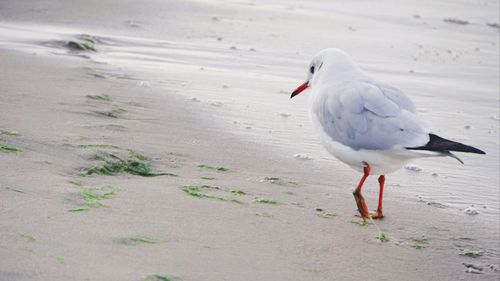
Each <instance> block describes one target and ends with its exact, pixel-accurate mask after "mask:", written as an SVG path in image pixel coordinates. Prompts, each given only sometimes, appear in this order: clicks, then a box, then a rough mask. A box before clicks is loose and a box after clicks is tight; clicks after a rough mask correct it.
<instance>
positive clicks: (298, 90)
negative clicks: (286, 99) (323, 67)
mask: <svg viewBox="0 0 500 281" xmlns="http://www.w3.org/2000/svg"><path fill="white" fill-rule="evenodd" d="M308 87H309V81H306V82H305V83H304V84H302V85H300V86H298V87H297V89H295V91H293V93H292V95H291V96H290V98H293V97H295V96H296V95H298V94H300V93H302V91H304V90H305V89H307V88H308Z"/></svg>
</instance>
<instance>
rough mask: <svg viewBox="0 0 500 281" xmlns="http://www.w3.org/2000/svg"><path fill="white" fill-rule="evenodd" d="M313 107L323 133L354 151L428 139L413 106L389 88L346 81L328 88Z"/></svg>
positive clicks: (395, 146)
mask: <svg viewBox="0 0 500 281" xmlns="http://www.w3.org/2000/svg"><path fill="white" fill-rule="evenodd" d="M315 107H316V110H315V112H316V114H317V115H318V116H317V117H318V120H319V122H320V123H321V125H322V127H323V128H324V130H325V133H326V134H327V135H328V136H329V137H330V138H331V139H332V140H334V141H337V142H340V143H342V144H344V145H347V146H349V147H351V148H353V149H355V150H359V149H378V150H384V149H392V148H403V147H411V146H416V145H423V144H425V143H426V142H427V141H428V140H429V136H428V133H429V132H428V129H427V128H426V127H425V125H424V124H425V123H423V122H422V120H420V118H419V117H418V116H417V115H416V114H415V106H414V105H413V103H412V102H411V101H410V100H409V99H408V98H407V97H406V96H405V95H404V94H403V93H402V92H400V91H399V90H397V89H395V88H392V87H389V86H381V85H378V84H374V83H370V82H360V81H353V82H345V83H342V84H340V85H336V86H335V87H331V88H329V89H328V92H327V93H324V94H323V95H321V97H319V98H318V99H317V100H316V103H315Z"/></svg>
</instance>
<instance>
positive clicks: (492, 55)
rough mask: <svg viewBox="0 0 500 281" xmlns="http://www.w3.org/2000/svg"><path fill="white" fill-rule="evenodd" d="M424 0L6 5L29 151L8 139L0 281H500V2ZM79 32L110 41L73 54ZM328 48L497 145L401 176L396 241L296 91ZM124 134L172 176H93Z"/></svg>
mask: <svg viewBox="0 0 500 281" xmlns="http://www.w3.org/2000/svg"><path fill="white" fill-rule="evenodd" d="M418 3H419V2H414V3H413V2H411V3H406V4H405V5H401V6H395V7H393V5H392V4H391V3H389V2H374V3H364V2H351V3H324V2H314V3H309V2H292V3H289V2H273V4H269V3H267V2H253V3H239V2H218V1H217V2H215V1H214V2H211V1H193V2H185V1H168V2H162V1H151V2H149V3H148V5H138V4H133V2H132V1H130V2H125V1H120V3H118V2H113V1H107V2H106V3H99V2H97V1H95V2H94V1H88V2H86V3H85V4H81V3H77V2H72V1H40V2H37V3H28V2H24V1H7V2H4V3H2V4H1V5H0V15H1V19H2V22H1V23H0V61H1V62H2V67H1V68H0V73H1V75H0V85H1V86H0V91H1V97H2V99H1V100H0V129H1V130H3V131H7V132H12V131H15V132H17V134H8V133H4V134H2V135H0V137H1V138H2V140H1V142H0V144H4V145H10V146H16V147H20V148H23V149H24V151H23V152H18V153H14V152H11V153H6V152H1V153H0V171H1V172H0V174H1V177H0V194H1V198H2V203H1V205H0V223H1V227H0V233H1V237H2V238H3V239H2V240H1V242H0V249H1V250H0V260H2V263H0V279H1V280H144V279H145V278H147V276H151V275H152V274H161V275H165V276H168V277H169V278H171V279H172V280H360V279H364V280H498V278H499V273H498V271H495V270H494V269H495V268H498V266H499V257H500V249H499V229H498V228H499V226H498V211H499V208H498V200H499V199H498V178H499V175H498V165H499V157H498V114H499V113H498V87H499V85H498V83H499V81H498V30H497V29H495V28H493V27H490V26H488V25H486V23H487V22H490V21H495V20H498V4H497V3H493V2H485V3H483V4H482V5H479V4H472V3H470V4H457V3H453V2H440V3H438V4H435V6H431V5H425V6H423V5H419V4H418ZM495 7H496V9H494V8H495ZM360 8H363V9H360ZM111 10H112V11H113V16H110V15H109V12H110V11H111ZM82 11H85V12H82ZM416 15H418V17H417V16H416ZM450 17H458V18H463V19H466V20H468V21H469V22H470V24H468V25H464V26H459V25H456V24H452V23H448V22H445V21H443V19H445V18H450ZM291 26H293V28H291ZM325 26H328V27H329V30H330V32H327V33H324V32H322V31H321V30H324V28H325ZM388 33H392V34H397V35H398V39H397V40H395V39H392V37H390V36H389V37H388V36H387V34H388ZM80 34H90V35H92V36H95V37H96V38H97V40H98V42H97V43H96V45H95V47H96V49H97V52H96V53H93V52H71V51H70V52H69V51H68V49H67V48H66V47H65V46H64V44H65V43H66V42H67V41H68V40H81V37H79V35H80ZM325 34H326V35H325ZM388 38H389V39H388ZM332 45H335V46H336V47H341V48H344V49H346V50H348V51H349V52H350V53H352V55H353V56H354V57H355V58H356V59H357V60H358V61H359V62H360V64H361V65H362V67H364V68H365V69H367V71H368V72H369V73H370V74H373V76H375V77H377V78H378V79H380V80H383V81H386V82H389V83H391V84H394V85H396V86H398V87H399V88H402V89H404V90H405V92H407V93H408V94H409V95H410V96H411V97H412V99H413V100H414V101H415V103H416V104H417V106H418V107H419V108H420V113H421V114H422V115H423V116H424V117H425V118H426V119H427V120H429V121H430V122H432V123H433V124H434V126H435V127H437V128H439V129H438V130H439V132H440V134H442V135H443V136H447V137H451V138H453V139H457V140H461V141H466V142H468V143H471V144H474V145H476V146H478V147H480V148H482V149H484V150H486V151H487V152H488V154H487V156H485V157H481V156H476V155H462V157H463V159H464V160H465V162H466V165H464V166H462V165H459V164H458V163H456V161H454V160H453V159H434V160H425V161H419V162H416V163H414V164H413V165H414V166H410V167H409V169H402V170H401V171H399V172H397V173H395V174H394V175H389V176H388V187H387V189H386V197H385V212H386V216H387V217H386V218H385V219H384V220H382V221H378V222H377V226H378V227H380V229H381V230H382V231H383V232H384V233H385V234H386V235H387V236H388V238H389V241H386V242H382V241H380V240H379V239H377V236H378V235H379V232H378V230H377V227H376V226H374V225H367V226H360V225H358V224H355V223H352V222H353V221H354V222H358V221H359V218H356V217H355V216H354V214H355V203H354V200H353V198H352V195H351V191H352V189H353V187H354V185H355V184H356V182H357V180H358V177H359V175H358V174H357V173H356V172H354V171H352V170H350V168H348V167H346V166H345V165H343V164H341V163H339V162H338V161H336V160H335V159H333V158H332V157H331V156H329V155H328V154H327V153H326V152H325V151H324V150H323V148H322V147H321V146H320V145H319V144H318V142H317V140H316V139H315V137H314V135H313V134H312V129H311V127H310V124H309V121H308V118H307V112H306V102H307V98H301V99H294V100H292V101H290V100H289V99H288V97H289V92H290V91H291V90H292V89H293V88H294V87H295V86H297V85H298V84H300V83H301V82H302V79H303V76H304V73H305V71H306V66H307V64H308V60H309V59H310V57H311V56H312V54H314V52H315V51H317V50H318V48H321V47H326V46H332ZM232 47H234V48H232ZM476 48H478V49H479V50H476ZM448 50H450V51H451V52H448ZM436 53H437V54H436ZM387 62H389V63H387ZM472 92H473V93H474V95H471V94H470V93H472ZM495 116H496V117H495ZM128 150H133V151H136V152H137V153H140V154H142V155H145V156H147V157H148V158H150V162H151V165H152V169H153V170H154V171H161V172H165V173H171V174H175V175H176V176H173V175H165V176H158V177H141V176H137V175H131V174H127V173H119V174H118V175H113V176H106V175H82V174H85V173H86V171H87V170H85V169H86V168H89V167H93V166H95V165H99V163H101V162H100V161H97V160H94V159H93V157H94V156H95V154H97V153H111V152H112V153H116V154H117V155H119V156H120V157H122V158H127V157H128V156H127V154H128ZM296 154H299V156H304V155H307V156H306V157H295V155H296ZM304 158H305V159H304ZM200 165H207V166H211V167H224V168H227V169H228V170H227V171H217V170H214V169H209V168H206V167H199V166H200ZM202 177H203V178H202ZM209 178H213V179H209ZM270 178H278V179H270ZM188 185H191V186H202V185H209V186H212V187H218V189H215V188H206V187H205V188H202V187H200V190H201V192H202V193H201V195H200V196H208V197H205V198H199V197H196V196H190V195H189V194H187V193H186V192H185V191H183V187H185V186H188ZM89 190H91V191H95V192H101V194H102V193H103V192H110V191H113V192H112V194H111V195H109V196H108V197H109V198H108V199H103V200H100V201H98V202H99V203H100V204H102V205H103V206H99V205H98V204H97V205H96V204H95V202H94V204H93V205H92V204H89V203H88V202H87V204H85V201H84V199H83V196H84V194H85V192H88V191H89ZM365 190H366V191H365V194H366V197H367V199H368V201H369V205H370V206H371V207H375V205H374V204H375V201H376V197H377V188H376V179H375V178H370V179H369V181H368V186H367V187H366V188H365ZM191 195H193V194H191ZM210 196H211V197H210ZM231 200H233V201H231ZM234 200H237V202H235V201H234ZM262 200H267V201H262ZM262 202H267V203H262ZM269 203H276V204H269ZM471 205H474V206H473V208H474V209H477V210H478V211H479V214H478V215H468V214H466V213H465V210H466V208H468V207H471ZM79 208H84V209H86V210H81V211H75V210H77V209H79ZM138 240H139V241H138ZM141 241H142V242H141ZM465 249H468V250H474V251H478V253H482V251H481V250H484V254H482V255H481V256H479V257H476V258H472V257H467V256H463V255H460V253H463V250H465ZM464 263H466V264H471V263H472V264H476V265H478V266H479V267H480V268H482V271H481V273H480V274H474V273H466V270H467V267H466V266H465V265H464ZM490 265H492V267H491V268H490ZM492 268H493V269H492ZM153 280H154V279H153Z"/></svg>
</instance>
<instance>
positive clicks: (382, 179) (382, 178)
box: [372, 175, 385, 219]
mask: <svg viewBox="0 0 500 281" xmlns="http://www.w3.org/2000/svg"><path fill="white" fill-rule="evenodd" d="M378 183H379V184H380V191H379V193H378V207H377V213H375V214H373V215H372V218H374V219H381V218H383V217H384V213H382V200H383V198H384V185H385V176H384V175H381V176H380V177H378Z"/></svg>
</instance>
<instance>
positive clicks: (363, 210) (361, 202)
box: [352, 164, 370, 220]
mask: <svg viewBox="0 0 500 281" xmlns="http://www.w3.org/2000/svg"><path fill="white" fill-rule="evenodd" d="M363 172H364V174H363V177H362V178H361V180H360V181H359V184H358V187H357V188H356V190H354V192H353V193H352V195H354V199H355V200H356V205H358V210H359V213H360V214H361V217H362V218H363V220H366V219H367V218H368V216H369V215H370V214H369V213H368V207H367V206H366V203H365V198H364V197H363V195H361V188H362V187H363V184H364V183H365V180H366V178H368V176H369V175H370V165H368V164H366V166H365V167H364V168H363Z"/></svg>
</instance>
